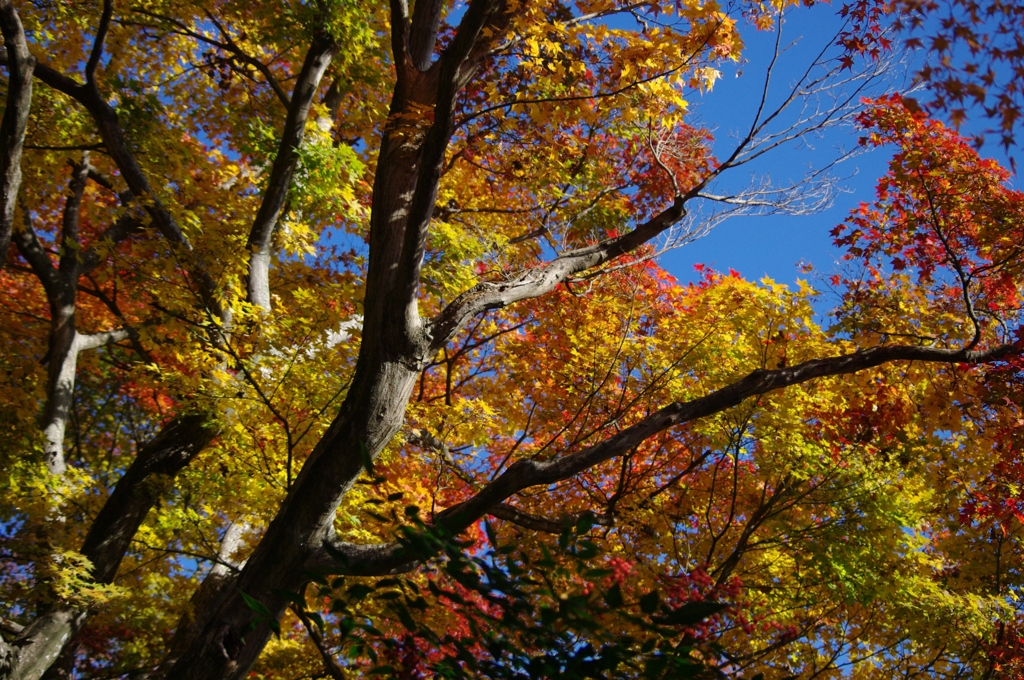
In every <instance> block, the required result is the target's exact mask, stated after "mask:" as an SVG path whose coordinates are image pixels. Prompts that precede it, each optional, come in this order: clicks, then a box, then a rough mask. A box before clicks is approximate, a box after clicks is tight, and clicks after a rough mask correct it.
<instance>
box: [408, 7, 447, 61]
mask: <svg viewBox="0 0 1024 680" xmlns="http://www.w3.org/2000/svg"><path fill="white" fill-rule="evenodd" d="M443 8H444V0H416V4H415V5H414V6H413V9H412V25H411V27H410V30H409V58H410V59H412V65H413V66H414V67H416V68H417V69H419V70H420V71H426V70H427V69H428V68H430V62H431V58H432V57H433V56H434V46H435V45H436V44H437V29H438V27H439V26H440V24H441V10H442V9H443Z"/></svg>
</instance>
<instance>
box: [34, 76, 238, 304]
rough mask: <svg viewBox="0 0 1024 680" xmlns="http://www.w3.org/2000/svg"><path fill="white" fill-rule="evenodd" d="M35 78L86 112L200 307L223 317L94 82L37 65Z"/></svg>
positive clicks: (206, 275)
mask: <svg viewBox="0 0 1024 680" xmlns="http://www.w3.org/2000/svg"><path fill="white" fill-rule="evenodd" d="M35 75H36V77H37V78H39V79H40V80H42V81H43V82H44V83H46V84H47V85H49V86H50V87H52V88H53V89H55V90H57V91H58V92H62V93H64V94H66V95H67V96H69V97H71V98H72V99H74V100H75V101H77V102H78V103H80V104H81V105H82V106H84V107H85V109H86V110H87V111H88V112H89V114H90V115H91V116H92V119H93V121H94V122H95V123H96V127H97V129H98V130H99V133H100V139H102V140H103V145H104V146H105V147H106V149H107V152H108V153H109V154H110V157H111V158H113V159H114V163H116V164H117V167H118V170H120V171H121V177H122V178H124V181H125V183H126V184H127V185H128V189H129V190H130V191H131V192H132V195H133V196H134V197H135V199H136V200H137V201H139V202H140V203H141V205H142V206H143V209H144V210H145V211H146V212H147V213H149V215H150V217H152V218H153V222H154V224H155V225H156V227H157V229H158V230H159V231H160V233H161V234H163V236H164V238H166V239H167V240H168V241H169V242H170V243H171V244H172V245H175V246H178V247H179V248H180V249H181V251H182V252H181V255H183V256H184V258H185V260H186V262H185V265H186V266H185V268H186V270H187V271H188V272H189V273H190V274H191V275H192V276H193V277H194V278H195V280H196V282H197V284H198V290H199V295H200V297H201V299H202V302H203V304H204V305H205V306H206V308H207V309H209V310H210V311H211V312H212V313H213V314H214V315H215V316H217V317H219V318H222V317H223V316H224V313H225V309H226V308H225V307H224V306H223V305H222V304H221V301H220V299H219V296H218V294H217V284H216V281H214V279H213V276H212V275H211V274H210V272H209V270H208V269H207V267H206V265H205V264H204V263H203V262H202V261H201V260H200V259H199V258H198V257H196V256H195V254H194V253H193V249H192V244H191V243H190V242H189V240H188V238H187V237H186V236H185V234H184V232H182V230H181V227H179V226H178V223H177V222H176V221H175V219H174V217H173V216H172V215H171V213H170V211H169V210H168V209H167V208H166V207H165V206H164V205H163V203H162V202H161V201H160V199H159V198H158V197H157V196H156V195H155V194H154V193H153V191H152V190H151V187H150V184H149V180H148V179H147V177H146V174H145V173H144V172H143V170H142V166H140V165H139V163H138V161H137V160H136V158H135V155H134V153H133V152H132V150H131V147H130V146H129V145H128V141H127V139H126V138H125V136H124V131H123V130H122V128H121V125H120V122H119V120H118V117H117V112H116V111H115V110H114V108H113V107H112V106H110V104H109V103H107V100H106V99H105V98H104V97H103V94H102V93H101V92H100V91H99V88H98V87H97V85H96V83H95V81H89V82H87V83H85V84H83V83H79V82H78V81H76V80H75V79H74V78H71V77H69V76H66V75H64V74H63V73H60V72H59V71H57V70H56V69H54V68H51V67H50V66H48V65H47V64H44V63H39V62H37V63H36V67H35Z"/></svg>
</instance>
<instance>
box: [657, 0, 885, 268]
mask: <svg viewBox="0 0 1024 680" xmlns="http://www.w3.org/2000/svg"><path fill="white" fill-rule="evenodd" d="M836 10H837V7H836V6H829V5H818V6H815V7H812V8H803V7H801V8H797V9H796V10H794V11H792V12H790V13H789V14H788V15H787V18H786V20H785V24H784V26H783V29H782V44H783V45H787V44H791V43H793V42H794V41H795V44H793V45H792V47H790V49H789V50H788V51H787V52H786V53H784V54H783V56H782V57H781V59H780V60H779V62H778V64H777V66H776V68H775V71H774V74H773V85H774V87H773V90H774V92H775V93H776V96H781V95H782V94H784V93H785V92H787V91H788V86H789V85H791V83H792V82H793V81H794V80H795V79H796V77H797V75H798V74H799V73H801V72H802V70H803V69H804V68H806V65H807V64H808V63H809V62H810V61H812V60H813V58H814V56H815V55H816V54H817V53H818V52H819V51H820V50H821V49H822V47H824V46H826V45H827V44H828V43H829V42H830V41H831V38H832V36H834V35H835V34H836V32H837V30H838V29H839V27H840V26H841V25H842V21H841V20H840V19H839V18H838V17H837V16H836ZM744 40H745V42H746V48H745V50H744V55H743V57H744V59H743V63H741V64H739V65H735V66H732V65H730V66H727V67H726V68H725V69H723V77H722V78H721V79H720V80H719V81H718V83H716V85H715V87H714V89H713V90H712V91H711V92H709V93H707V94H706V95H704V96H701V97H699V98H698V99H695V100H694V101H693V102H692V104H691V106H692V110H693V112H694V113H695V114H696V115H697V116H698V119H699V120H700V121H702V122H703V124H704V125H707V126H708V127H710V128H711V129H713V130H714V131H715V137H716V147H715V150H716V153H717V154H718V155H719V156H720V157H721V156H722V155H723V154H725V153H726V152H727V150H728V149H731V148H732V145H733V140H732V139H731V137H730V135H731V133H736V132H738V131H739V130H741V129H745V128H749V126H750V121H751V120H752V119H753V116H754V113H755V111H756V109H757V105H758V102H759V100H760V95H761V91H762V84H763V82H764V76H765V69H766V66H767V64H768V62H769V60H770V58H771V55H772V52H773V50H774V46H775V40H776V35H775V33H774V32H763V31H754V30H753V29H749V30H747V31H746V32H745V34H744ZM857 136H858V135H857V132H856V131H855V130H854V129H852V128H849V127H847V128H841V129H834V130H832V131H831V132H830V133H829V134H827V135H826V136H824V137H815V138H812V139H810V140H809V141H810V143H811V144H813V147H814V148H813V150H812V149H809V148H807V147H806V145H805V144H791V145H789V146H787V147H784V148H779V149H776V150H774V151H772V152H770V153H769V154H767V155H766V156H764V157H763V158H762V159H759V160H758V161H756V162H755V163H753V164H752V165H748V166H745V167H743V168H737V169H736V170H734V171H732V173H731V175H730V176H729V177H728V178H723V179H724V180H725V181H726V182H727V183H728V184H729V185H730V186H733V187H736V186H740V185H743V184H745V183H748V182H750V180H751V175H752V174H754V175H757V176H763V175H765V174H767V175H770V177H771V179H772V181H773V182H774V183H778V184H786V183H788V182H790V181H796V180H799V179H800V178H801V177H803V176H804V174H805V173H806V172H807V170H808V167H809V165H817V166H819V167H820V166H821V165H822V164H824V163H827V162H828V161H829V160H830V159H831V158H834V157H836V156H837V152H836V147H837V146H839V145H842V146H845V147H846V148H850V147H852V146H855V145H856V140H857ZM887 160H888V154H887V153H886V152H884V151H883V152H871V153H867V154H864V155H861V156H858V157H856V158H854V159H852V160H850V161H847V162H846V163H844V164H842V165H840V166H839V167H838V168H836V172H835V174H837V175H840V176H844V177H846V176H850V177H848V178H847V179H845V180H844V181H843V182H842V186H843V187H844V189H845V190H846V191H847V192H848V193H841V194H838V195H837V196H835V199H834V205H833V207H832V208H830V209H828V210H826V211H824V212H821V213H819V214H816V215H811V216H789V215H768V216H750V217H738V218H733V219H730V220H729V221H727V222H725V223H723V224H720V225H719V226H717V227H716V228H715V229H714V230H713V231H712V232H711V233H710V234H709V235H707V236H705V237H703V238H702V239H700V240H698V241H696V242H694V243H691V244H689V245H687V246H685V247H683V248H680V249H677V250H674V251H671V252H669V253H667V254H666V255H665V256H664V257H663V258H662V260H661V264H662V265H663V266H664V267H665V268H666V269H668V270H669V271H670V272H671V273H672V274H674V275H675V276H676V277H678V278H679V279H680V280H682V281H690V280H693V279H694V278H695V272H694V270H693V264H694V263H698V262H699V263H703V264H706V265H708V266H712V267H714V268H715V269H717V270H719V271H728V270H729V269H735V270H736V271H738V272H739V273H740V274H742V275H743V276H744V277H745V278H747V279H752V280H758V279H760V278H762V277H763V276H766V275H767V276H770V277H771V278H773V279H775V280H777V281H780V282H785V283H792V282H794V281H795V280H796V279H797V278H798V277H800V278H807V276H806V275H805V274H801V273H800V272H799V270H798V268H797V266H796V265H797V263H798V262H800V261H806V262H810V263H812V264H813V265H814V266H815V269H816V270H817V271H818V272H819V273H826V274H827V273H828V272H830V271H831V270H832V269H834V264H833V263H834V262H835V260H836V259H837V258H839V257H840V256H841V254H842V253H841V252H840V251H839V250H838V249H836V248H834V247H833V246H832V239H831V237H830V236H829V231H830V230H831V229H832V228H833V227H834V226H835V225H836V224H838V223H840V222H842V221H843V219H844V218H845V216H846V215H847V214H848V213H849V211H850V209H851V208H852V207H854V206H856V205H857V204H858V203H859V202H860V201H868V200H871V198H872V197H873V191H874V184H875V180H876V179H877V177H879V176H880V175H881V174H882V173H884V172H885V168H886V163H887ZM851 175H852V176H851Z"/></svg>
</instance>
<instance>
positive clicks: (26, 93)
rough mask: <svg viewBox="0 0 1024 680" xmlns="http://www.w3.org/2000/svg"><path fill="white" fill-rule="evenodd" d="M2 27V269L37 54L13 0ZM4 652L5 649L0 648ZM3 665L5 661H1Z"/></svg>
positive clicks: (1, 16) (5, 4)
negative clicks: (4, 59)
mask: <svg viewBox="0 0 1024 680" xmlns="http://www.w3.org/2000/svg"><path fill="white" fill-rule="evenodd" d="M0 30H2V31H3V35H4V43H5V44H6V47H7V65H8V69H9V71H10V77H9V78H8V79H7V102H6V104H7V105H6V107H5V108H4V116H3V120H2V121H0V269H2V268H3V266H4V259H5V258H6V257H7V249H8V247H9V246H10V244H11V229H12V228H13V225H14V210H15V208H16V207H17V203H18V190H19V189H20V188H21V152H22V149H23V148H24V145H25V128H26V127H27V126H28V116H29V111H30V108H31V105H32V71H33V70H34V69H35V63H36V60H35V57H33V56H32V55H31V54H30V53H29V51H28V43H27V42H26V41H25V29H24V27H23V26H22V25H21V19H20V18H19V17H18V12H17V10H15V9H14V5H13V4H12V3H11V1H10V0H0ZM0 654H2V650H0ZM0 665H2V661H0Z"/></svg>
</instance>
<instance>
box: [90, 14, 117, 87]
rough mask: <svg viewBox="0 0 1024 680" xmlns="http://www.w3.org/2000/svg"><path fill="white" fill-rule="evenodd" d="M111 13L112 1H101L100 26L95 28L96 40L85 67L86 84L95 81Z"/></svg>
mask: <svg viewBox="0 0 1024 680" xmlns="http://www.w3.org/2000/svg"><path fill="white" fill-rule="evenodd" d="M113 13H114V2H113V0H103V13H102V14H101V15H100V25H99V26H98V27H97V28H96V39H95V41H94V42H93V45H92V52H91V53H90V54H89V61H88V62H87V63H86V65H85V80H86V82H89V83H92V82H94V81H95V80H96V67H97V66H99V63H100V58H101V57H102V56H103V42H104V41H105V40H106V39H107V31H108V30H110V17H111V15H113Z"/></svg>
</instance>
